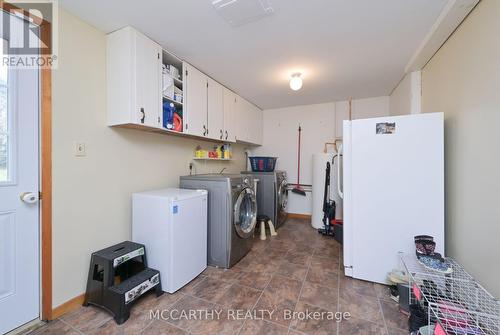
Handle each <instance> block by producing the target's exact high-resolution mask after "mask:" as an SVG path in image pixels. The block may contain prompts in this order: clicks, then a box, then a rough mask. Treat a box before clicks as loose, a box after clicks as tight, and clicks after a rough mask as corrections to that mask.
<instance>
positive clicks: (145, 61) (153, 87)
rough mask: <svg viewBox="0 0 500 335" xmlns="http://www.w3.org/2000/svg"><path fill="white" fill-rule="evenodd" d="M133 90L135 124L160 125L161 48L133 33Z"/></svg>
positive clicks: (142, 36) (144, 37)
mask: <svg viewBox="0 0 500 335" xmlns="http://www.w3.org/2000/svg"><path fill="white" fill-rule="evenodd" d="M135 36H136V38H135V48H134V49H135V62H134V70H135V71H134V72H135V78H136V80H135V90H136V110H137V123H139V124H143V125H145V126H150V127H161V124H160V109H161V95H160V90H161V87H160V78H161V72H160V71H161V70H160V69H161V63H160V62H161V60H160V55H161V52H162V51H161V50H162V49H161V47H160V45H158V44H156V43H155V42H153V41H152V40H150V39H149V38H147V37H146V36H144V35H142V34H140V33H138V32H136V33H135Z"/></svg>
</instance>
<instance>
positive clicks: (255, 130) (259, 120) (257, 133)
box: [249, 105, 263, 145]
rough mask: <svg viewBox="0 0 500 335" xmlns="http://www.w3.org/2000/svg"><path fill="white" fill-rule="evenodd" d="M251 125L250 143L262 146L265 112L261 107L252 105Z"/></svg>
mask: <svg viewBox="0 0 500 335" xmlns="http://www.w3.org/2000/svg"><path fill="white" fill-rule="evenodd" d="M250 125H251V128H252V131H251V133H250V139H249V141H250V143H252V144H257V145H262V135H263V129H262V127H263V112H262V110H261V109H260V108H259V107H257V106H255V105H252V109H251V117H250Z"/></svg>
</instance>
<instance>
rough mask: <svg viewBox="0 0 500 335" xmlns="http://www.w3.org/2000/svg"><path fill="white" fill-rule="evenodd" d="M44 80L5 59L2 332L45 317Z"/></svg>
mask: <svg viewBox="0 0 500 335" xmlns="http://www.w3.org/2000/svg"><path fill="white" fill-rule="evenodd" d="M22 24H25V23H24V22H23V21H21V20H20V26H22ZM16 26H17V25H16ZM17 28H18V27H16V29H17ZM19 28H21V27H19ZM11 29H13V28H12V26H11ZM11 35H12V34H11ZM1 41H2V42H3V43H1V47H2V52H1V55H3V54H4V50H5V46H6V45H7V43H8V42H7V41H6V40H1ZM38 83H39V78H38V71H37V70H27V69H26V70H24V69H23V70H13V69H8V68H7V67H5V66H3V65H1V64H0V334H3V333H5V332H8V331H10V330H12V329H14V328H17V327H19V326H21V325H23V324H24V323H26V322H29V321H31V320H34V319H37V318H38V317H39V310H40V308H39V296H40V294H39V290H40V288H39V282H40V281H39V224H38V222H39V217H38V215H39V210H38V190H39V187H38V169H39V167H38V166H39V165H38V148H39V140H38V133H39V129H38V110H39V85H38ZM22 194H26V197H25V198H24V199H25V200H24V201H23V200H21V195H22Z"/></svg>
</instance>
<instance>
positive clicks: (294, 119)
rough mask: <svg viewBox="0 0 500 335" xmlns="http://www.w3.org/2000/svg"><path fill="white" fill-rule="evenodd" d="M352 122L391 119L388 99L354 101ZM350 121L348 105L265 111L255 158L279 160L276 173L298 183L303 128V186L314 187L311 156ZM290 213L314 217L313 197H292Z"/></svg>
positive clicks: (291, 194) (339, 132)
mask: <svg viewBox="0 0 500 335" xmlns="http://www.w3.org/2000/svg"><path fill="white" fill-rule="evenodd" d="M352 115H353V119H359V118H367V117H378V116H387V115H389V97H377V98H368V99H357V100H353V103H352ZM348 118H349V104H348V102H347V101H339V102H331V103H325V104H316V105H305V106H295V107H287V108H279V109H269V110H265V111H264V136H263V145H262V147H260V148H257V149H255V150H253V151H252V153H253V154H255V155H266V156H276V157H279V158H278V162H277V169H279V170H285V171H286V172H287V175H288V182H289V183H292V182H293V183H295V182H296V179H297V136H298V131H297V129H298V126H299V124H300V125H301V126H302V149H301V151H302V152H301V167H300V183H301V184H312V155H313V153H318V152H323V147H324V143H325V142H333V141H334V140H335V138H336V137H341V136H342V120H347V119H348ZM289 194H290V196H289V201H288V212H290V213H299V214H311V207H312V206H311V201H312V199H311V193H309V192H308V193H307V196H306V197H303V196H300V195H296V194H293V193H289Z"/></svg>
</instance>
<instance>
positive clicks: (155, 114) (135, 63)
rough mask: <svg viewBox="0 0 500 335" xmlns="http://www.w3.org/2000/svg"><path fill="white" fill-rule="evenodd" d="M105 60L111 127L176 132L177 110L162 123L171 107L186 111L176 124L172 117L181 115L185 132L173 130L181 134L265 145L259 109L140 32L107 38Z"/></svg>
mask: <svg viewBox="0 0 500 335" xmlns="http://www.w3.org/2000/svg"><path fill="white" fill-rule="evenodd" d="M106 57H107V66H106V75H107V78H106V80H107V113H108V125H110V126H126V127H130V126H132V127H135V128H144V127H145V128H148V129H153V130H154V131H161V130H163V131H165V132H173V131H174V130H173V129H172V123H171V122H172V121H170V119H171V117H172V116H171V113H172V109H173V108H172V109H168V110H166V112H165V113H166V114H165V115H168V120H163V114H164V113H163V103H164V102H165V103H168V104H166V106H171V105H172V104H173V106H174V107H175V110H174V112H173V113H174V114H175V113H177V112H178V111H180V110H182V113H177V114H176V116H177V118H175V115H174V119H175V120H179V118H180V117H181V116H180V115H182V125H183V127H179V128H181V129H175V131H176V132H178V133H184V134H186V135H188V136H196V137H202V138H206V139H210V140H217V141H226V142H236V141H239V142H245V143H249V144H257V145H260V144H261V143H262V111H261V110H260V109H259V108H257V107H256V106H255V105H253V104H251V103H250V102H248V101H247V100H245V99H243V98H242V97H240V96H239V95H237V94H235V93H234V92H232V91H231V90H229V89H227V88H226V87H224V86H223V85H221V84H220V83H218V82H216V81H215V80H213V79H211V78H210V77H208V76H207V75H206V74H204V73H203V72H201V71H199V70H198V69H196V68H195V67H194V66H192V65H190V64H188V63H186V62H183V61H181V60H180V59H179V58H177V57H176V56H175V55H173V54H170V53H169V52H167V51H165V50H163V49H162V47H161V46H160V45H159V44H158V43H156V42H154V41H153V40H151V39H149V38H148V37H146V36H144V35H143V34H141V33H140V32H138V31H137V30H135V29H133V28H131V27H125V28H122V29H120V30H117V31H115V32H112V33H110V34H108V35H107V50H106ZM162 64H163V65H164V69H162ZM181 66H182V73H180V74H179V73H178V72H179V71H178V70H180V68H181ZM162 72H163V73H162ZM167 75H168V76H170V78H169V77H168V76H167ZM172 81H173V84H172ZM163 86H165V87H163ZM163 121H165V122H163ZM173 122H174V124H175V122H176V121H173ZM177 125H179V126H180V123H179V121H177Z"/></svg>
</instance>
